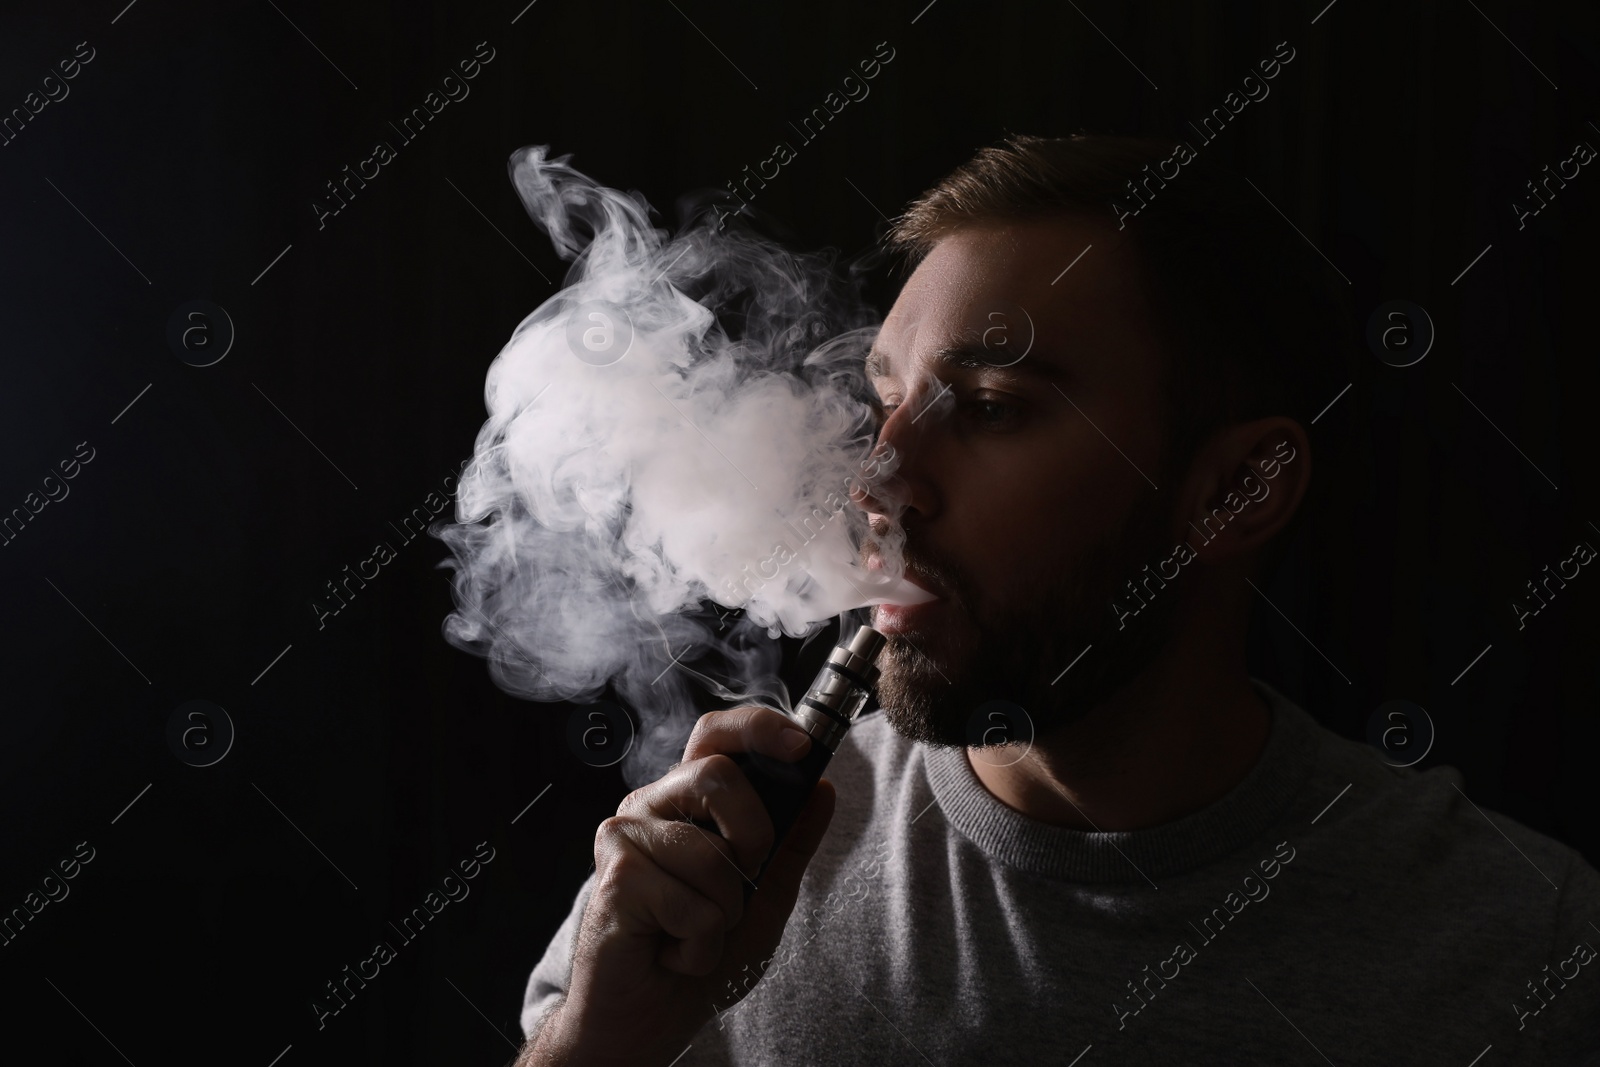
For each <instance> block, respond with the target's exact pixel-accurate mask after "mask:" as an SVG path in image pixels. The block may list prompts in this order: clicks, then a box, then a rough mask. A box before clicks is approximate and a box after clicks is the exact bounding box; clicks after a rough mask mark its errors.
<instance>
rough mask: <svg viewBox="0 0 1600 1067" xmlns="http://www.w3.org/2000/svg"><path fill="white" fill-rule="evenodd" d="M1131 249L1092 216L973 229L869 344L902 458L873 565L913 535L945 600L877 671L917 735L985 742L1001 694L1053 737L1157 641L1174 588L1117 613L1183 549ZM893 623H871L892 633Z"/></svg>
mask: <svg viewBox="0 0 1600 1067" xmlns="http://www.w3.org/2000/svg"><path fill="white" fill-rule="evenodd" d="M1091 244H1092V245H1093V247H1092V248H1090V249H1089V251H1088V252H1086V253H1085V254H1084V255H1083V256H1082V258H1081V259H1079V260H1077V262H1076V263H1073V259H1074V257H1076V256H1078V254H1079V253H1080V252H1082V251H1083V250H1084V248H1085V246H1087V245H1091ZM1133 255H1134V253H1133V250H1132V249H1131V248H1130V247H1128V245H1127V244H1126V243H1124V242H1121V241H1119V240H1118V237H1117V234H1116V232H1115V231H1114V230H1112V229H1110V227H1109V226H1106V225H1104V224H1102V223H1098V222H1091V221H1087V220H1083V219H1058V220H1046V221H1038V222H1029V223H1011V224H991V225H986V226H982V227H972V228H967V229H963V230H961V231H958V232H956V233H954V234H952V235H950V236H948V237H945V238H943V239H941V240H940V241H939V242H938V243H937V244H936V245H935V246H934V248H933V250H932V251H931V252H930V253H929V254H928V256H927V257H926V258H925V259H924V260H923V262H922V263H921V264H920V265H919V266H918V268H917V270H916V271H915V273H914V274H913V275H912V276H911V278H910V279H908V281H907V282H906V285H905V288H904V290H903V291H902V292H901V294H900V297H899V299H898V300H897V301H896V302H895V305H894V307H893V308H892V309H891V311H890V313H889V316H888V318H887V320H885V322H884V325H883V329H882V330H881V331H880V333H879V335H878V337H877V340H876V342H875V344H874V346H873V354H872V356H871V357H870V358H869V361H868V364H869V373H868V377H869V380H870V383H871V385H872V387H873V389H874V391H875V392H876V394H877V397H878V399H879V401H880V402H881V403H882V404H883V406H884V408H885V409H886V410H887V411H888V412H889V414H888V415H887V418H886V419H885V421H884V423H883V426H882V429H881V432H880V441H887V442H889V443H891V444H892V445H893V447H894V449H895V451H896V452H897V453H899V455H900V457H901V463H900V466H899V467H898V468H897V469H896V471H895V477H892V478H890V479H889V480H888V483H887V485H886V487H885V488H884V490H883V491H881V492H878V493H876V495H875V497H874V498H873V499H871V500H868V501H865V502H864V503H863V505H862V506H864V507H866V508H867V509H868V511H869V514H870V522H871V524H872V528H873V539H872V541H871V542H869V544H868V545H867V546H866V553H867V555H868V556H869V558H870V557H871V556H872V555H874V554H875V553H877V552H882V553H883V554H885V555H891V556H892V555H893V552H894V549H895V548H896V547H897V546H898V545H900V544H901V540H900V539H901V536H902V534H903V536H904V542H903V547H904V558H905V561H906V565H907V573H908V576H910V577H911V578H912V579H913V580H914V581H917V582H918V583H919V584H923V585H926V586H928V587H929V588H930V589H931V590H932V591H934V592H936V593H940V594H941V595H943V596H944V598H945V599H944V600H943V601H942V602H941V603H938V604H935V605H932V606H930V608H929V609H927V610H922V611H919V612H916V613H914V614H913V615H911V616H908V617H907V618H905V620H904V622H903V625H904V627H905V628H904V629H902V630H901V631H900V632H898V633H890V635H889V641H888V644H887V646H886V648H885V650H884V652H883V654H882V656H881V657H880V659H879V664H880V667H881V669H882V676H881V680H880V682H879V684H878V697H879V702H880V703H881V704H882V705H883V707H884V709H885V714H886V716H887V718H888V719H889V721H890V723H891V724H892V725H893V726H894V727H895V728H896V729H897V730H898V731H899V732H901V733H902V734H904V735H905V736H907V737H909V738H911V739H913V740H917V741H923V742H928V743H932V744H941V745H967V744H971V743H974V738H975V736H977V735H981V734H982V732H983V730H984V728H985V727H986V726H987V725H988V724H989V719H988V717H987V710H988V709H985V708H984V707H983V706H984V705H985V704H986V703H987V702H989V701H993V700H1005V701H1010V702H1013V703H1016V704H1020V705H1021V706H1022V707H1023V709H1024V710H1025V711H1026V712H1027V715H1028V718H1029V719H1031V720H1032V727H1033V731H1034V732H1035V733H1037V734H1045V733H1048V732H1049V731H1050V730H1051V729H1052V728H1055V727H1059V726H1062V725H1065V724H1066V723H1069V722H1071V721H1073V720H1075V719H1076V718H1078V717H1079V716H1081V715H1082V714H1083V713H1085V712H1086V711H1088V710H1089V709H1091V708H1092V707H1094V706H1095V705H1097V704H1098V703H1100V702H1102V701H1103V700H1105V699H1106V698H1107V697H1108V696H1110V695H1111V694H1112V693H1114V692H1115V691H1116V690H1117V689H1119V688H1121V687H1122V685H1123V684H1125V683H1126V682H1127V681H1128V680H1129V679H1130V678H1132V677H1134V676H1135V675H1137V674H1138V673H1139V672H1140V671H1141V670H1142V669H1143V667H1144V666H1145V665H1146V664H1147V663H1148V662H1149V660H1150V658H1151V657H1152V656H1153V654H1154V653H1155V651H1157V650H1158V649H1159V647H1160V644H1161V643H1162V642H1163V641H1164V640H1165V637H1166V632H1167V629H1168V627H1169V624H1170V613H1171V608H1172V603H1173V602H1175V600H1176V597H1175V596H1174V595H1173V591H1170V590H1169V591H1168V592H1167V593H1166V594H1163V596H1158V597H1155V598H1154V599H1153V601H1152V603H1151V606H1150V608H1148V609H1146V610H1144V611H1142V612H1140V614H1139V616H1138V623H1137V625H1135V624H1134V623H1133V622H1132V621H1130V622H1129V623H1128V624H1127V628H1126V629H1119V625H1118V620H1117V617H1116V615H1115V614H1114V613H1113V611H1112V609H1111V600H1112V597H1113V596H1114V595H1115V594H1116V591H1117V590H1118V589H1119V588H1120V587H1121V586H1122V585H1123V583H1124V582H1126V581H1128V580H1129V579H1132V578H1134V577H1136V576H1138V573H1139V571H1140V569H1141V568H1142V567H1143V566H1144V565H1145V564H1146V563H1150V564H1154V563H1155V562H1156V561H1157V560H1159V559H1161V558H1163V557H1165V556H1167V555H1168V554H1169V553H1170V552H1171V550H1172V545H1173V543H1174V542H1173V537H1174V534H1173V532H1172V531H1171V530H1170V529H1169V516H1168V515H1167V510H1168V509H1169V508H1170V506H1171V503H1170V502H1171V496H1172V491H1173V490H1175V489H1176V488H1177V486H1176V485H1175V484H1173V485H1168V484H1166V483H1167V481H1168V480H1169V478H1170V479H1171V480H1172V481H1173V482H1176V478H1175V477H1172V476H1170V475H1169V474H1168V473H1167V472H1166V471H1163V470H1160V469H1158V465H1159V460H1160V456H1161V447H1162V436H1161V433H1162V424H1163V418H1162V411H1161V405H1160V400H1159V393H1158V390H1159V382H1160V375H1161V374H1162V373H1163V371H1162V364H1161V357H1160V354H1159V349H1158V347H1157V344H1158V342H1157V339H1156V335H1155V330H1154V327H1153V324H1152V322H1151V312H1150V309H1149V307H1148V305H1147V304H1146V302H1145V298H1144V295H1143V292H1142V289H1141V287H1140V285H1139V284H1138V282H1137V280H1136V275H1135V268H1134V263H1133V260H1132V257H1133ZM1069 263H1072V264H1073V265H1072V267H1071V269H1070V270H1067V271H1066V272H1065V273H1063V268H1065V267H1067V265H1068V264H1069ZM1030 324H1031V329H1030ZM1030 334H1031V345H1030V343H1029V342H1030ZM1024 352H1025V353H1026V354H1024ZM951 353H954V354H955V356H954V359H952V358H949V354H951ZM942 354H944V355H945V358H941V355H942ZM960 362H965V363H967V364H969V365H968V366H961V365H959V363H960ZM1141 472H1142V473H1141ZM1146 475H1148V477H1149V479H1154V480H1155V481H1156V483H1157V484H1160V485H1161V491H1160V492H1157V491H1156V490H1155V489H1154V488H1152V484H1151V481H1150V480H1147V478H1146ZM896 505H899V506H898V507H897V506H896ZM896 520H897V521H896ZM891 614H892V613H886V612H884V611H883V610H882V609H879V610H878V611H877V612H876V613H875V616H874V622H875V624H876V625H877V626H878V627H879V628H880V629H883V628H885V627H888V628H890V629H891V630H892V629H894V627H895V623H894V621H893V620H892V619H891V618H890V615H891ZM1089 646H1092V647H1089ZM1086 648H1088V649H1089V650H1088V651H1087V652H1085V651H1084V650H1085V649H1086ZM1080 653H1084V654H1083V655H1082V657H1081V658H1078V659H1077V662H1075V663H1074V662H1073V661H1074V659H1075V658H1077V657H1079V654H1080ZM1069 664H1070V665H1071V670H1070V671H1067V668H1068V666H1069ZM1063 671H1066V673H1065V674H1063ZM991 707H992V705H991ZM974 727H976V734H974V733H973V730H974ZM1018 732H1019V733H1021V732H1023V731H1022V730H1021V728H1019V730H1018Z"/></svg>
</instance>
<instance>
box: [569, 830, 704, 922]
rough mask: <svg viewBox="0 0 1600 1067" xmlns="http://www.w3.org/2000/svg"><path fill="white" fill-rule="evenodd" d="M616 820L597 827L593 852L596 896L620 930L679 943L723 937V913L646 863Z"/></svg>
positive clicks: (698, 894) (646, 860)
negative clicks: (663, 935) (606, 905)
mask: <svg viewBox="0 0 1600 1067" xmlns="http://www.w3.org/2000/svg"><path fill="white" fill-rule="evenodd" d="M616 821H617V820H615V819H607V820H606V821H605V822H604V823H602V824H601V827H602V830H601V834H600V835H598V836H597V841H599V842H600V843H599V844H597V846H596V849H595V852H596V856H597V859H598V860H599V862H598V864H597V870H598V872H599V874H598V877H597V880H596V882H595V893H596V894H598V895H600V896H601V898H602V899H606V900H609V901H610V902H611V908H610V909H609V911H610V914H611V915H612V917H613V919H614V921H616V922H617V923H618V924H619V926H620V927H621V929H622V930H623V931H624V932H626V933H629V934H633V935H646V936H651V935H656V934H659V933H663V932H665V933H666V934H668V935H669V936H671V937H676V938H679V939H681V940H684V941H693V940H695V939H697V938H706V937H711V936H712V935H715V936H716V937H717V938H720V937H721V936H722V930H723V927H724V919H725V915H724V912H723V910H722V908H720V907H718V906H717V904H716V903H715V902H714V901H712V900H710V899H709V898H707V897H706V896H705V895H703V894H702V893H700V892H698V891H697V890H695V889H694V888H693V887H692V886H690V885H688V884H686V883H684V882H683V881H682V880H680V879H678V878H675V877H673V876H672V875H671V874H669V873H668V872H667V871H665V870H663V869H662V868H661V867H660V866H659V865H657V864H656V862H655V861H654V860H653V859H651V858H650V857H649V856H648V855H647V854H646V853H645V852H644V851H643V850H642V849H640V848H639V847H638V845H637V844H636V843H635V842H634V841H633V839H632V837H631V836H630V835H629V834H628V833H626V832H625V831H623V828H622V827H619V826H615V825H612V824H614V823H616Z"/></svg>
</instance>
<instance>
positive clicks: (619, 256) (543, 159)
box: [439, 146, 928, 784]
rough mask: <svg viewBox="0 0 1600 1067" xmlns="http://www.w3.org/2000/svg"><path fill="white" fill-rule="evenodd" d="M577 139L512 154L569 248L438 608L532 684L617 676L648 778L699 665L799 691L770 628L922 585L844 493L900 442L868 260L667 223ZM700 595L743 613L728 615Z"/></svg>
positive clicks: (505, 354) (464, 636)
mask: <svg viewBox="0 0 1600 1067" xmlns="http://www.w3.org/2000/svg"><path fill="white" fill-rule="evenodd" d="M569 159H570V157H569V156H559V157H556V158H553V159H552V158H547V149H546V148H545V147H544V146H532V147H528V148H523V149H520V150H519V151H517V152H516V153H514V154H513V155H512V157H511V160H510V163H509V169H510V173H511V178H512V181H513V183H514V184H515V186H516V189H517V192H518V194H519V195H520V196H521V198H522V201H523V204H524V206H525V207H526V208H527V210H528V214H529V215H530V216H531V217H532V218H533V220H534V221H535V222H536V223H537V224H538V225H539V226H540V227H541V228H542V229H543V230H544V231H545V232H546V233H547V234H548V235H549V237H550V241H551V243H552V244H553V245H554V247H555V249H556V251H557V253H558V254H559V255H560V256H561V257H562V258H563V259H570V260H571V261H572V266H571V268H570V269H569V271H568V273H567V277H566V279H565V287H564V288H562V289H561V290H560V291H559V292H557V293H556V294H555V295H553V296H551V297H550V298H549V299H548V300H546V301H545V302H544V303H543V304H541V305H540V306H539V308H538V309H537V310H535V311H534V312H533V313H532V314H530V315H528V317H527V318H525V319H524V320H523V321H522V322H521V323H520V324H519V325H518V326H517V328H516V330H515V331H514V332H513V334H512V336H511V339H510V341H509V342H507V344H506V346H505V347H504V348H503V349H502V350H501V351H500V354H499V355H498V356H497V357H496V359H495V360H494V363H493V364H492V365H491V366H490V368H489V372H488V379H487V382H486V385H485V389H484V395H485V402H486V405H487V408H488V411H489V418H488V421H487V422H485V423H484V425H483V428H482V429H481V430H480V431H479V433H478V437H477V442H476V447H475V455H474V457H473V459H472V461H471V463H470V464H469V465H468V467H467V469H466V470H465V471H464V473H463V475H462V478H461V482H460V487H459V489H458V491H457V496H456V518H457V522H456V523H455V524H452V525H446V526H444V527H442V529H441V531H440V534H439V536H440V537H442V538H443V539H444V541H445V542H446V544H447V545H448V546H449V548H450V551H451V553H452V555H453V556H454V557H455V558H454V561H450V560H447V561H445V562H444V563H443V564H442V566H444V567H447V568H449V569H451V570H452V571H453V578H452V587H453V593H454V599H455V603H456V611H455V612H453V613H452V614H450V615H449V616H448V617H447V618H446V619H445V623H444V634H445V637H446V639H447V640H448V641H450V642H451V643H452V644H453V645H456V646H457V647H459V648H463V649H466V650H468V651H471V652H473V653H475V654H478V655H482V656H484V657H485V658H486V659H487V660H488V664H489V670H490V674H491V676H492V677H493V679H494V680H495V682H496V684H497V685H499V686H500V687H501V688H502V689H504V690H506V691H507V692H510V693H513V694H516V695H518V696H521V697H525V698H528V699H531V700H536V701H544V702H554V701H572V702H575V703H590V702H593V701H595V700H597V699H599V698H600V697H601V696H602V695H603V694H605V693H606V690H607V687H608V686H610V687H611V688H612V690H613V692H614V694H615V696H616V699H618V700H619V701H621V702H622V703H624V704H626V705H627V706H628V707H629V708H630V710H631V711H632V712H633V714H634V716H635V718H637V719H638V720H639V722H640V728H639V731H638V735H637V737H636V740H635V743H634V745H633V747H632V749H631V751H630V753H629V755H628V758H627V760H626V761H625V762H624V764H623V772H624V775H625V776H626V777H627V779H628V780H629V781H630V782H633V783H635V784H639V783H642V782H644V781H648V780H651V779H653V778H655V777H658V776H659V775H660V773H662V772H663V771H664V770H665V769H666V768H667V767H668V766H670V765H671V764H672V763H673V762H675V761H676V760H677V759H678V758H680V756H681V751H682V744H683V741H684V738H685V737H686V736H687V733H688V731H689V729H690V728H691V727H692V725H693V721H694V718H695V716H696V714H697V710H696V706H695V704H694V702H693V700H692V699H691V690H690V688H689V687H690V685H691V684H699V685H701V686H704V687H705V688H706V689H708V690H709V691H711V692H712V693H714V694H716V695H717V696H718V697H720V698H722V699H723V700H726V701H728V702H730V705H731V704H732V703H757V704H764V705H767V706H769V707H778V708H782V709H784V710H789V708H790V703H789V696H788V693H787V692H785V689H784V686H783V684H782V683H781V681H780V679H779V677H778V673H777V670H778V666H779V663H780V659H781V656H780V651H781V650H780V648H779V646H778V645H777V643H776V641H775V640H774V639H775V638H777V637H778V636H779V635H780V634H787V635H789V636H791V637H807V636H810V635H811V634H813V633H815V632H817V631H818V630H820V629H821V628H822V627H823V626H824V625H825V624H826V622H827V621H829V620H830V619H832V618H833V617H835V616H838V615H841V614H843V613H846V612H849V611H850V610H851V609H855V608H859V607H862V606H865V605H868V604H873V603H881V602H885V601H894V602H900V603H915V602H918V601H921V600H925V599H928V595H927V594H925V593H923V592H922V591H921V590H919V589H917V588H916V587H915V586H911V585H909V584H908V583H905V582H904V581H903V580H902V573H903V571H902V565H901V562H900V560H899V558H898V552H897V549H898V546H899V544H900V543H901V542H902V540H903V539H902V538H900V537H896V536H892V535H891V536H889V537H883V538H874V539H873V540H874V543H875V544H876V545H878V546H879V547H880V548H881V550H882V560H883V567H882V570H881V571H867V570H864V569H862V568H861V567H859V566H858V561H859V546H860V544H861V543H862V541H863V540H864V539H866V538H868V537H870V531H869V530H868V528H867V524H866V515H865V513H864V512H862V511H861V510H860V509H859V508H857V507H856V506H855V505H854V504H852V503H850V499H849V495H850V493H851V491H852V490H854V491H857V492H859V491H861V490H862V489H866V490H868V491H870V492H872V493H873V495H874V497H875V498H876V499H877V500H878V501H879V502H880V503H879V504H878V505H875V506H877V507H882V506H887V505H886V504H884V503H883V502H884V501H886V500H892V499H893V497H894V493H893V490H892V488H891V486H890V483H889V481H888V479H890V478H891V477H892V475H893V467H894V463H895V460H896V459H897V457H895V456H894V455H893V454H892V451H890V452H885V451H878V452H873V451H872V449H873V445H874V442H875V440H876V424H875V421H874V419H873V417H872V412H871V409H870V407H869V406H868V404H867V403H866V402H865V400H864V396H865V392H864V389H863V385H864V383H863V381H862V372H861V364H862V360H863V357H864V356H865V353H866V351H867V349H868V347H869V346H870V344H871V341H872V338H873V336H874V335H875V333H876V331H877V326H878V323H877V318H876V316H875V314H874V313H873V312H872V311H871V309H870V308H869V307H868V306H867V304H866V303H865V301H864V300H863V299H862V298H861V295H860V291H859V286H858V285H857V284H856V283H855V282H854V281H851V280H850V279H848V278H844V277H841V272H840V271H839V270H838V269H837V267H836V265H835V264H834V263H833V261H832V259H831V258H830V257H828V256H825V255H822V256H808V255H800V254H796V253H791V252H789V251H786V250H784V249H783V248H781V247H779V246H778V245H776V244H774V243H773V242H771V241H768V240H766V239H764V238H761V237H758V236H755V235H752V234H749V233H745V232H740V231H738V230H736V229H727V230H722V231H718V230H717V228H716V226H715V224H714V218H713V214H712V212H711V211H710V210H709V209H707V210H704V211H698V212H694V213H692V215H691V218H690V220H689V221H688V223H687V224H686V225H685V226H684V227H683V229H682V231H681V232H680V233H679V234H678V235H677V236H675V237H669V235H668V234H667V232H666V231H665V230H663V229H660V228H658V227H656V226H654V225H653V224H652V223H651V219H650V207H649V205H648V204H646V203H645V202H644V200H643V198H642V197H641V196H640V195H639V194H637V193H628V194H624V193H621V192H618V191H617V190H614V189H608V188H604V187H602V186H600V185H598V184H597V183H596V182H594V181H593V180H592V179H590V178H588V177H586V176H585V175H583V174H581V173H579V172H578V171H576V170H575V169H573V168H572V167H571V166H569V165H568V160H569ZM894 517H897V515H896V516H894ZM895 525H896V527H897V526H898V524H895ZM707 601H709V602H711V603H712V604H713V605H720V607H721V608H724V609H726V608H742V609H743V615H742V616H741V617H739V619H738V621H737V622H736V623H735V624H734V625H733V626H732V627H729V626H727V624H726V623H722V622H719V615H724V614H726V613H725V612H718V611H715V610H713V611H708V610H707V609H706V606H705V604H706V602H707ZM841 621H842V622H848V620H841ZM722 631H725V632H722ZM846 632H848V631H846Z"/></svg>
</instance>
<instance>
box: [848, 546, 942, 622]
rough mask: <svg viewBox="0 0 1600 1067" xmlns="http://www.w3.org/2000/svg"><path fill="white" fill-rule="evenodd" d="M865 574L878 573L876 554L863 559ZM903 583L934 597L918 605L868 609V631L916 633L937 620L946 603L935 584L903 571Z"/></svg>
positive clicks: (882, 606)
mask: <svg viewBox="0 0 1600 1067" xmlns="http://www.w3.org/2000/svg"><path fill="white" fill-rule="evenodd" d="M867 569H868V570H882V569H883V559H882V557H880V556H878V555H877V554H876V553H873V554H872V555H870V556H868V557H867ZM905 580H906V581H907V582H908V583H910V584H911V585H914V586H916V587H917V588H918V589H921V590H922V591H923V592H925V593H928V594H930V595H931V596H934V597H937V598H938V599H936V600H929V601H924V602H923V603H921V604H877V605H875V606H874V607H873V609H872V628H873V629H875V630H877V631H878V632H879V633H881V634H885V635H889V634H898V633H905V632H907V631H914V630H919V629H922V628H924V627H926V626H927V625H929V623H931V622H933V621H935V620H936V619H937V618H938V615H939V613H940V612H941V611H942V610H943V609H944V608H945V606H946V604H947V603H948V601H947V599H946V598H945V595H944V592H943V590H941V589H940V588H939V587H938V586H937V584H936V583H934V582H932V581H930V580H929V579H927V578H925V577H923V576H922V575H920V574H918V573H917V572H916V571H915V570H913V569H912V568H910V567H907V568H906V570H905Z"/></svg>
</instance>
